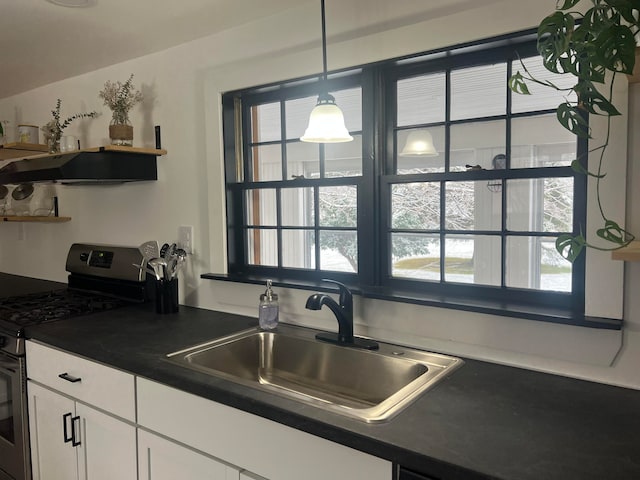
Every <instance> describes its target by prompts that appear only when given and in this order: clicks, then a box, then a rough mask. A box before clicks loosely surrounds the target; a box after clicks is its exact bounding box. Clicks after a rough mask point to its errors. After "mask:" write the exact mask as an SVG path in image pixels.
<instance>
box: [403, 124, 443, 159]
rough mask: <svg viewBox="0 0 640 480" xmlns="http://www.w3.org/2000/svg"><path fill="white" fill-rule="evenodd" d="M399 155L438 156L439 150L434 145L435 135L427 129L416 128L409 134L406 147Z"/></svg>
mask: <svg viewBox="0 0 640 480" xmlns="http://www.w3.org/2000/svg"><path fill="white" fill-rule="evenodd" d="M398 155H400V156H401V157H437V156H438V151H437V150H436V147H435V146H434V145H433V137H432V136H431V134H430V133H429V132H428V131H427V130H414V131H412V132H410V133H409V135H407V141H406V142H405V144H404V148H403V149H402V151H401V152H400V153H399V154H398Z"/></svg>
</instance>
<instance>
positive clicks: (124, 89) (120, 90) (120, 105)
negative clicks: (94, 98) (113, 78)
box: [98, 73, 142, 125]
mask: <svg viewBox="0 0 640 480" xmlns="http://www.w3.org/2000/svg"><path fill="white" fill-rule="evenodd" d="M98 96H99V97H100V98H102V99H103V100H104V104H105V105H106V106H107V107H109V108H110V109H111V111H112V112H113V119H112V121H111V123H112V124H114V125H115V124H120V125H128V124H129V110H131V108H133V106H134V105H135V104H136V103H138V102H141V101H142V93H141V92H140V91H139V90H136V89H135V87H134V85H133V73H132V74H131V76H130V77H129V80H127V81H126V82H124V83H121V82H115V83H114V82H110V81H108V80H107V81H106V82H105V84H104V89H103V90H102V91H101V92H100V93H99V94H98Z"/></svg>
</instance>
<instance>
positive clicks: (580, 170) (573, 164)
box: [571, 160, 607, 178]
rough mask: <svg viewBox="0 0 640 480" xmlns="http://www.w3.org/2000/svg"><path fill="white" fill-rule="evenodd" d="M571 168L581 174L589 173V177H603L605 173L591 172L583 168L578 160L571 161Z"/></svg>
mask: <svg viewBox="0 0 640 480" xmlns="http://www.w3.org/2000/svg"><path fill="white" fill-rule="evenodd" d="M571 169H572V170H573V171H574V172H578V173H582V174H583V175H589V176H590V177H594V178H604V177H605V176H606V175H607V174H606V173H603V174H602V175H598V174H596V173H591V172H590V171H589V170H587V169H586V168H584V165H582V163H580V160H574V161H573V162H571Z"/></svg>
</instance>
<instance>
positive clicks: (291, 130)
mask: <svg viewBox="0 0 640 480" xmlns="http://www.w3.org/2000/svg"><path fill="white" fill-rule="evenodd" d="M317 101H318V97H317V96H311V97H304V98H296V99H295V100H287V101H286V102H284V117H285V120H284V121H285V125H286V127H287V128H286V130H287V139H293V138H300V137H301V136H302V135H304V131H305V130H306V129H307V125H308V124H309V114H310V113H311V110H313V107H315V106H316V103H317Z"/></svg>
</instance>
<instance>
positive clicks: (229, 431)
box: [137, 377, 392, 480]
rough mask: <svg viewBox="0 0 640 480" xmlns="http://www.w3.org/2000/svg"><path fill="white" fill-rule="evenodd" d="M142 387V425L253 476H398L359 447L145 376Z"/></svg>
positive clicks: (290, 479)
mask: <svg viewBox="0 0 640 480" xmlns="http://www.w3.org/2000/svg"><path fill="white" fill-rule="evenodd" d="M137 387H138V388H137V390H138V397H137V398H138V424H139V425H140V426H142V427H144V428H145V429H148V430H151V431H154V432H157V433H159V434H161V435H163V436H165V437H168V438H171V439H174V440H176V441H177V442H180V443H182V444H184V445H188V446H189V447H191V448H194V449H196V450H199V451H201V452H204V453H206V454H207V455H210V456H212V457H215V458H218V459H221V460H222V461H224V462H225V463H228V464H231V465H236V466H238V467H241V471H242V472H243V473H242V474H243V475H245V478H247V479H254V478H260V477H255V475H260V476H262V477H264V478H267V479H272V480H300V479H304V480H327V479H360V478H362V479H365V478H366V479H367V480H390V479H391V478H392V465H391V463H390V462H388V461H386V460H382V459H380V458H377V457H374V456H372V455H368V454H366V453H363V452H360V451H358V450H354V449H352V448H348V447H345V446H343V445H339V444H337V443H334V442H331V441H329V440H325V439H323V438H320V437H316V436H315V435H311V434H308V433H305V432H302V431H299V430H296V429H294V428H290V427H287V426H285V425H282V424H279V423H277V422H273V421H271V420H267V419H265V418H262V417H259V416H256V415H252V414H249V413H246V412H243V411H241V410H237V409H235V408H232V407H228V406H226V405H221V404H219V403H216V402H213V401H211V400H207V399H204V398H202V397H198V396H196V395H192V394H189V393H185V392H182V391H180V390H176V389H174V388H171V387H167V386H165V385H162V384H159V383H156V382H152V381H150V380H146V379H144V378H140V377H138V378H137ZM245 469H246V470H247V471H248V472H253V473H251V474H250V473H248V472H245ZM252 475H253V476H252ZM142 479H144V477H141V480H142ZM144 480H146V479H144ZM154 480H155V479H154Z"/></svg>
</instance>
